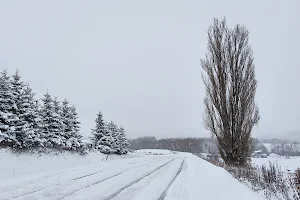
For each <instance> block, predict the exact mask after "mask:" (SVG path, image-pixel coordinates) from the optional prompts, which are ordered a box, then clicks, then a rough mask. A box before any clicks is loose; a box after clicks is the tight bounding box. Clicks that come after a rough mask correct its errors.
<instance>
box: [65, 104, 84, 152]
mask: <svg viewBox="0 0 300 200" xmlns="http://www.w3.org/2000/svg"><path fill="white" fill-rule="evenodd" d="M62 122H63V125H64V126H63V127H64V130H63V132H64V135H65V138H66V148H67V149H71V150H79V149H80V147H81V135H79V130H80V126H79V124H80V122H79V121H78V116H77V112H76V109H75V107H74V106H71V107H70V106H69V101H68V100H67V99H65V100H64V101H63V102H62Z"/></svg>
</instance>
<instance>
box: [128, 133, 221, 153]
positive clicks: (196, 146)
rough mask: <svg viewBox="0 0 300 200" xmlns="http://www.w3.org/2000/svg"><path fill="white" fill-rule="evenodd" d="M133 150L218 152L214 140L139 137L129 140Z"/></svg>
mask: <svg viewBox="0 0 300 200" xmlns="http://www.w3.org/2000/svg"><path fill="white" fill-rule="evenodd" d="M128 142H129V144H130V148H131V149H132V150H138V149H168V150H171V151H181V152H190V153H199V152H202V153H211V154H215V153H217V152H218V148H217V143H216V140H215V139H212V138H164V139H156V138H155V137H151V136H150V137H139V138H136V139H130V140H128Z"/></svg>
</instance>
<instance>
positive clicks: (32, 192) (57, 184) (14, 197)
mask: <svg viewBox="0 0 300 200" xmlns="http://www.w3.org/2000/svg"><path fill="white" fill-rule="evenodd" d="M166 159H170V158H163V159H159V160H156V159H155V160H152V161H150V162H147V163H143V164H140V165H137V166H134V167H132V168H129V169H125V171H122V172H119V173H117V174H113V175H112V176H109V177H106V178H104V179H101V180H98V181H96V182H93V183H91V184H88V185H87V186H85V187H82V188H79V189H77V190H75V191H72V193H69V194H67V195H65V196H63V197H60V198H58V199H64V198H65V197H68V196H71V195H73V194H74V193H76V192H78V191H80V190H83V189H85V188H88V187H91V186H93V185H96V184H99V183H101V182H103V181H105V180H108V179H110V178H113V177H115V176H118V175H120V174H122V173H125V172H127V171H129V170H132V169H135V168H139V167H142V166H145V165H149V164H151V163H157V162H161V161H163V160H166ZM143 161H144V160H143ZM144 162H145V161H144ZM136 163H138V162H136ZM132 164H133V163H131V164H126V165H125V167H126V166H130V165H132ZM121 167H124V166H121ZM113 168H115V167H113ZM110 169H112V168H110ZM110 169H107V170H104V171H108V170H110ZM68 181H69V182H73V181H75V182H76V181H81V179H77V180H72V179H71V180H67V181H65V182H68ZM58 186H60V187H64V185H63V184H61V183H56V184H53V185H50V186H47V187H44V188H41V189H38V190H35V191H30V192H28V193H25V194H24V193H23V194H20V195H18V196H13V197H9V198H8V199H17V198H22V197H25V196H28V195H31V194H34V193H37V192H40V191H43V190H47V189H48V188H51V187H54V188H53V190H51V191H50V193H51V192H53V191H57V188H56V187H58ZM58 192H59V190H58ZM48 193H49V191H48Z"/></svg>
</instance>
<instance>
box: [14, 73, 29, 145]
mask: <svg viewBox="0 0 300 200" xmlns="http://www.w3.org/2000/svg"><path fill="white" fill-rule="evenodd" d="M11 86H12V93H13V97H14V102H15V104H16V109H14V114H15V115H16V116H17V118H18V120H16V121H15V123H14V127H15V130H14V133H15V135H16V140H17V143H16V146H18V147H19V148H24V147H27V145H26V143H25V141H27V137H28V135H29V134H32V133H33V130H32V129H30V127H29V124H28V122H27V121H26V120H25V119H24V115H27V112H28V110H27V107H28V105H27V102H25V101H26V99H25V95H24V88H25V84H24V83H23V82H22V81H21V76H20V74H19V71H16V72H15V74H14V75H13V76H12V80H11Z"/></svg>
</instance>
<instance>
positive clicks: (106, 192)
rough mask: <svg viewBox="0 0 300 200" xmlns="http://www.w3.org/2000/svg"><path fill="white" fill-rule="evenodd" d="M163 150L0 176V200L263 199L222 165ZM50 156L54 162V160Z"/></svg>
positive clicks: (55, 163)
mask: <svg viewBox="0 0 300 200" xmlns="http://www.w3.org/2000/svg"><path fill="white" fill-rule="evenodd" d="M143 152H147V154H148V153H152V154H158V153H159V154H160V153H161V152H163V153H161V154H164V155H144V154H143ZM167 152H168V151H161V150H144V151H140V152H137V154H132V155H131V156H130V155H129V156H127V157H122V158H123V159H115V160H108V161H105V162H104V161H101V159H103V156H102V157H101V156H99V155H98V156H99V159H98V160H99V162H92V161H91V160H90V161H91V162H90V163H87V161H86V160H82V159H83V158H77V159H79V160H80V161H85V163H84V164H82V165H80V164H76V163H75V165H76V167H74V166H72V167H73V168H65V169H60V170H55V171H49V172H46V173H38V172H39V170H37V171H36V172H37V174H31V175H24V176H16V177H12V178H9V179H0V200H8V199H14V200H27V199H28V200H35V199H46V200H57V199H64V200H77V199H78V200H83V199H91V200H93V199H95V200H96V199H97V200H101V199H102V200H111V199H112V200H132V199H134V200H143V199H149V200H150V199H153V200H198V199H210V200H221V199H222V200H226V199H228V200H240V199H241V198H242V199H243V200H253V199H255V200H262V199H264V198H263V197H262V196H261V195H260V194H258V193H255V192H253V191H251V190H250V189H249V188H248V187H247V186H245V185H243V184H242V183H240V182H239V181H238V180H236V179H234V178H233V177H232V176H231V175H230V174H229V173H228V172H226V171H225V170H224V169H222V168H219V167H216V166H214V165H212V164H210V163H208V162H206V161H204V160H202V159H200V158H198V157H196V156H194V155H191V154H188V153H178V152H177V153H176V154H172V153H170V152H169V153H170V154H168V153H167ZM137 155H139V156H137ZM91 157H93V156H91ZM95 157H96V156H95ZM9 159H11V158H9ZM44 159H45V160H46V158H44ZM65 159H66V160H68V158H65ZM72 159H73V158H72ZM74 159H76V158H74ZM85 159H88V158H85ZM94 159H96V158H94ZM50 160H52V161H54V160H55V161H57V159H56V158H51V159H50ZM24 161H25V158H22V159H21V160H19V163H18V165H22V162H24ZM60 161H63V159H61V160H60ZM47 162H48V161H47ZM73 162H75V161H73ZM48 164H49V165H50V162H48ZM55 165H60V163H59V162H53V164H52V166H53V167H55ZM63 165H64V164H63ZM14 167H16V166H14ZM66 167H69V166H66ZM0 168H2V163H1V165H0ZM0 171H1V170H0Z"/></svg>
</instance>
